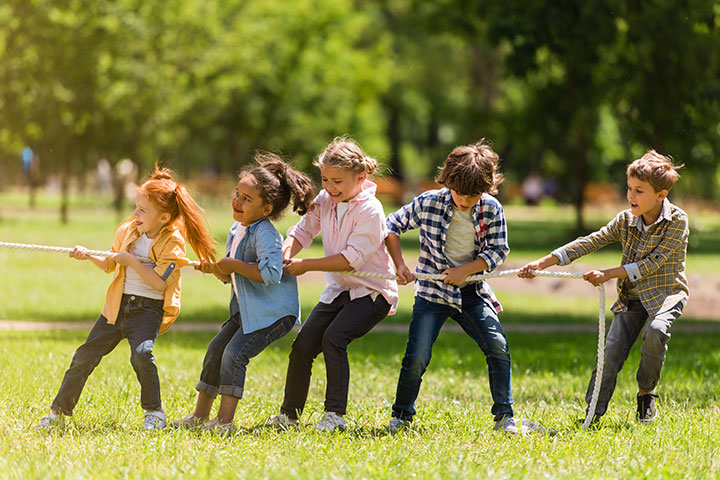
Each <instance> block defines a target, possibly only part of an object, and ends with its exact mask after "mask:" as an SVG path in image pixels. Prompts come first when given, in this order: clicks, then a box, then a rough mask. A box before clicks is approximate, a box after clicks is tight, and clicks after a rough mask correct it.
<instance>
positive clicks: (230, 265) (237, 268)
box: [216, 257, 264, 283]
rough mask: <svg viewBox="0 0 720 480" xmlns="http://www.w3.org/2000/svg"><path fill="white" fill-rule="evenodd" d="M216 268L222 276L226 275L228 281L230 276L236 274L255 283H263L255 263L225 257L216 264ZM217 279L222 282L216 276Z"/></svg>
mask: <svg viewBox="0 0 720 480" xmlns="http://www.w3.org/2000/svg"><path fill="white" fill-rule="evenodd" d="M218 267H220V271H221V272H222V274H223V275H227V278H228V280H229V279H230V274H232V273H237V274H239V275H242V276H243V277H246V278H249V279H250V280H253V281H255V282H259V283H263V282H264V280H263V278H262V275H260V269H259V268H258V266H257V264H256V263H248V262H244V261H242V260H238V259H236V258H229V257H225V258H223V259H221V260H220V261H219V262H218ZM216 275H217V274H216ZM218 278H220V279H221V280H222V278H221V277H219V276H218Z"/></svg>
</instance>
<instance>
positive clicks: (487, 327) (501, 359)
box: [392, 285, 513, 421]
mask: <svg viewBox="0 0 720 480" xmlns="http://www.w3.org/2000/svg"><path fill="white" fill-rule="evenodd" d="M448 317H450V318H452V319H453V320H455V321H456V322H457V323H458V324H459V325H460V326H461V327H462V329H463V330H464V331H465V333H467V334H468V335H469V336H470V337H471V338H472V339H473V340H475V342H476V343H477V344H478V346H479V347H480V349H481V350H482V351H483V353H484V354H485V360H486V362H487V366H488V380H489V382H490V393H491V394H492V398H493V402H494V404H493V406H492V409H491V412H492V414H493V415H494V418H495V420H499V419H501V418H503V417H512V416H513V409H512V403H513V398H512V391H511V387H510V366H511V364H510V351H509V349H508V344H507V340H506V338H505V334H504V333H503V330H502V326H501V325H500V321H499V320H498V318H497V315H496V314H495V310H494V309H493V307H492V305H491V304H490V303H489V302H488V301H487V300H486V299H484V298H483V297H480V296H479V295H478V294H477V293H476V291H475V285H469V286H467V287H464V288H462V311H460V312H458V311H457V310H456V309H454V308H453V307H451V306H450V305H445V304H441V303H435V302H429V301H427V300H425V299H424V298H422V297H415V305H414V306H413V313H412V321H411V322H410V330H409V332H408V341H407V347H406V349H405V357H404V358H403V360H402V367H401V368H400V378H399V379H398V385H397V393H396V396H395V403H394V404H393V406H392V415H393V417H396V418H399V419H401V420H407V421H412V419H413V416H414V415H415V413H416V412H415V400H416V399H417V397H418V394H419V392H420V384H421V383H422V376H423V374H424V373H425V370H426V369H427V366H428V364H429V363H430V357H431V356H432V346H433V344H434V343H435V340H437V337H438V334H439V333H440V328H441V327H442V326H443V324H444V323H445V321H446V320H447V319H448Z"/></svg>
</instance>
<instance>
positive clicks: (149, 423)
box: [140, 410, 167, 430]
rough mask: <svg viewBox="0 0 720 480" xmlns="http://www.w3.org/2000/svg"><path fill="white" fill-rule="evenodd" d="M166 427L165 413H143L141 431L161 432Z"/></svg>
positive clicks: (154, 411) (151, 411)
mask: <svg viewBox="0 0 720 480" xmlns="http://www.w3.org/2000/svg"><path fill="white" fill-rule="evenodd" d="M166 425H167V419H166V417H165V412H161V411H159V410H147V411H145V420H143V424H142V427H140V428H142V429H143V430H162V429H163V428H165V426H166Z"/></svg>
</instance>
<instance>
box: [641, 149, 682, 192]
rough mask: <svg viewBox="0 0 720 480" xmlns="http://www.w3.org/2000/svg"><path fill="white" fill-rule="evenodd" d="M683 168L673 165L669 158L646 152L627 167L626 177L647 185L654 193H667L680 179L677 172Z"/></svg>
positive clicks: (654, 152)
mask: <svg viewBox="0 0 720 480" xmlns="http://www.w3.org/2000/svg"><path fill="white" fill-rule="evenodd" d="M684 166H685V165H675V164H674V163H673V160H672V158H671V157H669V156H665V155H661V154H659V153H658V152H656V151H655V150H648V152H647V153H646V154H645V155H643V156H642V157H640V158H638V159H637V160H635V161H634V162H632V163H631V164H630V165H628V167H627V176H628V177H635V178H637V179H638V180H640V181H643V182H647V183H649V184H650V185H652V187H653V190H655V192H659V191H660V190H668V191H669V190H670V189H671V188H672V187H673V185H675V182H677V181H678V179H679V178H680V174H678V173H677V170H678V169H680V168H682V167H684Z"/></svg>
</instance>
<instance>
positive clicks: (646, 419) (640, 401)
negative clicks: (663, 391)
mask: <svg viewBox="0 0 720 480" xmlns="http://www.w3.org/2000/svg"><path fill="white" fill-rule="evenodd" d="M656 398H658V396H657V395H655V394H654V393H647V394H645V395H638V396H637V413H636V414H635V419H636V420H637V421H638V422H640V423H644V424H646V425H647V424H648V423H652V422H653V421H654V420H655V417H657V410H655V399H656Z"/></svg>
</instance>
